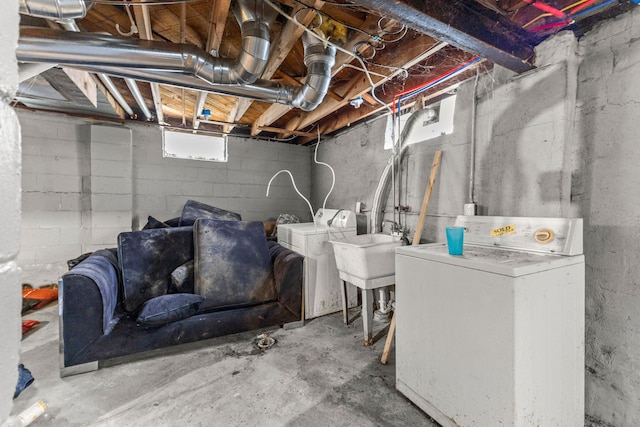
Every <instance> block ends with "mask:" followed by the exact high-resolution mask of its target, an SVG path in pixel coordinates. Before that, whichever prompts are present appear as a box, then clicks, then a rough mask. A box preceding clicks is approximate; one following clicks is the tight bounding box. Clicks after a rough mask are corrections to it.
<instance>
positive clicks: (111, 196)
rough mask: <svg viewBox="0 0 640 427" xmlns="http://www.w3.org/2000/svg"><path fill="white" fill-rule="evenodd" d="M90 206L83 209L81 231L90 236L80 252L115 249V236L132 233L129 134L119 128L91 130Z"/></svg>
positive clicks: (103, 127)
mask: <svg viewBox="0 0 640 427" xmlns="http://www.w3.org/2000/svg"><path fill="white" fill-rule="evenodd" d="M90 158H91V172H90V175H89V177H88V180H86V181H85V186H88V189H87V190H88V191H85V193H86V192H88V193H89V196H90V200H91V204H90V205H89V207H88V209H83V212H82V213H83V228H84V229H87V231H88V232H89V236H87V237H88V238H87V239H85V242H86V243H85V245H84V247H83V250H82V251H83V252H93V251H95V250H97V249H101V248H105V247H115V246H117V236H118V234H119V233H121V232H123V231H130V230H131V219H132V208H133V192H132V189H133V183H132V171H133V164H132V161H133V153H132V142H131V130H130V129H127V128H124V127H122V126H104V125H93V126H91V144H90Z"/></svg>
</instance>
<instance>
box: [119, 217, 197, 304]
mask: <svg viewBox="0 0 640 427" xmlns="http://www.w3.org/2000/svg"><path fill="white" fill-rule="evenodd" d="M190 259H193V230H192V227H171V228H157V229H150V230H140V231H131V232H126V233H120V234H119V235H118V260H119V262H120V269H121V271H122V288H123V306H124V309H125V310H126V311H127V312H129V313H133V312H137V310H138V309H139V307H140V306H141V305H142V304H143V303H144V302H145V301H147V300H149V299H151V298H155V297H157V296H160V295H165V294H166V293H168V292H169V285H170V283H171V272H172V271H173V270H175V268H176V267H178V266H180V265H182V264H184V263H185V262H187V261H189V260H190Z"/></svg>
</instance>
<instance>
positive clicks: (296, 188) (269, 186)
mask: <svg viewBox="0 0 640 427" xmlns="http://www.w3.org/2000/svg"><path fill="white" fill-rule="evenodd" d="M281 173H286V174H289V178H291V183H292V184H293V189H294V190H295V191H296V193H298V196H300V197H302V198H303V199H304V201H305V202H307V206H309V212H311V218H314V221H313V222H315V216H314V214H313V207H312V206H311V202H310V201H309V199H307V198H306V197H304V195H303V194H302V193H301V192H300V190H298V187H297V186H296V180H295V179H293V175H292V174H291V172H290V171H288V170H287V169H282V170H280V171H278V172H276V173H275V175H273V176H272V177H271V179H270V180H269V183H268V184H267V195H266V196H265V197H269V190H270V189H271V182H273V180H274V179H275V177H276V176H278V175H280V174H281Z"/></svg>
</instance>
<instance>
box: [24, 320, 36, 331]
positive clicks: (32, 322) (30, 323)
mask: <svg viewBox="0 0 640 427" xmlns="http://www.w3.org/2000/svg"><path fill="white" fill-rule="evenodd" d="M39 324H40V322H38V321H37V320H23V321H22V333H23V334H24V333H26V332H27V331H29V330H30V329H31V328H33V327H34V326H37V325H39Z"/></svg>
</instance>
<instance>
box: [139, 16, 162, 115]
mask: <svg viewBox="0 0 640 427" xmlns="http://www.w3.org/2000/svg"><path fill="white" fill-rule="evenodd" d="M133 15H134V17H135V21H136V26H137V27H138V33H139V35H140V38H141V39H143V40H153V30H152V29H151V15H150V14H149V7H148V6H147V5H141V6H133ZM150 85H151V97H152V98H153V106H154V109H155V111H156V120H157V122H158V124H162V123H164V113H163V112H162V96H161V94H160V85H159V84H158V83H150Z"/></svg>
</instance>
